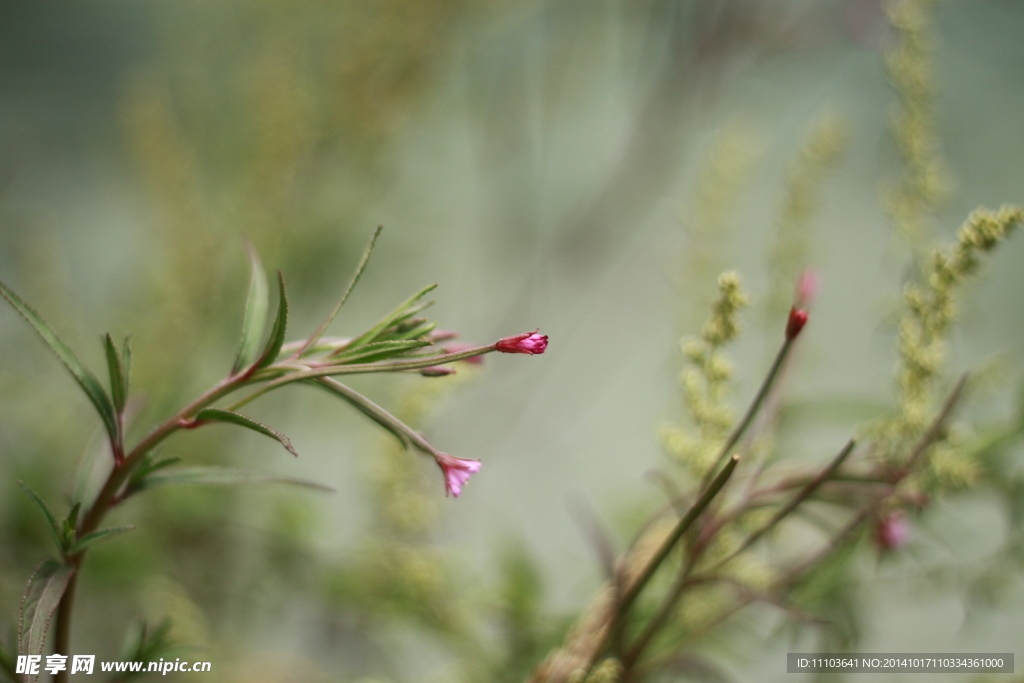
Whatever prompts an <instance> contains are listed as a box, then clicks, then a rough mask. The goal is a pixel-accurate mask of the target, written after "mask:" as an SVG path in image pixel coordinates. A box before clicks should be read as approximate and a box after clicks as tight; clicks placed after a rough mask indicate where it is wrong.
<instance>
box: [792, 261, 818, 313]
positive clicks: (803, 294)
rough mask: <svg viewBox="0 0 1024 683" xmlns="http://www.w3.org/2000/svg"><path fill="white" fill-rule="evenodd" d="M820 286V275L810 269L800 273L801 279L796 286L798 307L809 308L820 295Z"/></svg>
mask: <svg viewBox="0 0 1024 683" xmlns="http://www.w3.org/2000/svg"><path fill="white" fill-rule="evenodd" d="M820 284H821V283H820V282H819V280H818V274H817V273H816V272H814V271H813V270H811V269H810V268H808V269H807V270H805V271H804V272H802V273H800V279H799V280H798V281H797V284H796V305H797V306H798V307H799V308H807V307H808V305H810V303H811V301H813V300H814V298H815V297H816V296H817V295H818V289H819V286H820Z"/></svg>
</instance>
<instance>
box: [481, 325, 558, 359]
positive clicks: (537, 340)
mask: <svg viewBox="0 0 1024 683" xmlns="http://www.w3.org/2000/svg"><path fill="white" fill-rule="evenodd" d="M538 332H540V330H534V331H533V332H527V333H526V334H517V335H516V336H514V337H505V338H504V339H501V340H499V341H498V343H497V344H495V345H494V348H495V349H497V350H498V351H501V352H502V353H528V354H531V355H533V354H538V353H544V350H545V349H546V348H548V336H547V335H546V334H538Z"/></svg>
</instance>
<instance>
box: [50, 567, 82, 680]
mask: <svg viewBox="0 0 1024 683" xmlns="http://www.w3.org/2000/svg"><path fill="white" fill-rule="evenodd" d="M79 558H81V555H80V556H79ZM80 565H81V559H79V560H78V562H75V567H76V568H75V573H74V574H72V575H71V578H70V579H68V586H67V588H65V589H64V595H63V596H61V599H60V605H59V606H58V607H57V625H56V633H55V634H54V647H53V651H54V652H55V653H57V654H62V655H70V654H71V613H72V612H73V611H74V609H75V588H76V587H77V585H78V567H80ZM69 676H70V674H69V673H68V669H67V668H65V669H64V670H63V671H58V672H57V674H56V675H54V677H53V681H54V683H68V677H69Z"/></svg>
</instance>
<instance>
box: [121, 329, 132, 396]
mask: <svg viewBox="0 0 1024 683" xmlns="http://www.w3.org/2000/svg"><path fill="white" fill-rule="evenodd" d="M121 364H122V372H123V373H124V396H125V399H126V400H127V398H128V389H129V388H130V387H131V384H132V338H131V335H129V336H127V337H125V338H124V346H122V347H121Z"/></svg>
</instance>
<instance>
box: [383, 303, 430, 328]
mask: <svg viewBox="0 0 1024 683" xmlns="http://www.w3.org/2000/svg"><path fill="white" fill-rule="evenodd" d="M436 303H437V300H435V299H431V300H430V301H421V302H420V303H418V304H416V305H415V306H412V307H411V308H409V309H408V310H407V311H406V312H405V313H403V314H402V315H400V316H398V317H397V318H395V319H394V320H393V321H391V325H392V326H395V325H401V324H402V323H404V322H405V321H406V320H408V319H409V318H412V317H413V316H416V315H418V314H419V313H422V312H423V311H425V310H426V309H428V308H430V307H431V306H433V305H434V304H436Z"/></svg>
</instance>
